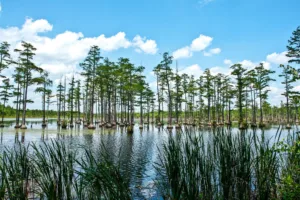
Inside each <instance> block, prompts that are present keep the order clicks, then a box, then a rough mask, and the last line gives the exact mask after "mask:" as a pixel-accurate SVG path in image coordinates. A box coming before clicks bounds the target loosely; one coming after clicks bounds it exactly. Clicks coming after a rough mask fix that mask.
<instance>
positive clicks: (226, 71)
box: [210, 66, 232, 76]
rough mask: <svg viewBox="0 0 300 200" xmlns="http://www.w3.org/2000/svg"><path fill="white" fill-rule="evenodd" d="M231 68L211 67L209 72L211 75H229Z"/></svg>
mask: <svg viewBox="0 0 300 200" xmlns="http://www.w3.org/2000/svg"><path fill="white" fill-rule="evenodd" d="M231 71H232V69H230V68H229V67H219V66H216V67H212V68H210V72H211V74H212V75H214V76H215V75H217V74H219V73H221V74H224V75H230V74H231Z"/></svg>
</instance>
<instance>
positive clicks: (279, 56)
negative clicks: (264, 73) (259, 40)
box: [267, 51, 290, 65]
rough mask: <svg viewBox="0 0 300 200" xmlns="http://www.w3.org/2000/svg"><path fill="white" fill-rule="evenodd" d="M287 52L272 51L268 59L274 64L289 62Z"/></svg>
mask: <svg viewBox="0 0 300 200" xmlns="http://www.w3.org/2000/svg"><path fill="white" fill-rule="evenodd" d="M286 54H287V52H286V51H284V52H282V53H276V52H275V53H272V54H269V55H267V61H268V62H270V63H273V64H277V65H280V64H287V63H288V61H289V59H290V58H288V57H287V56H286Z"/></svg>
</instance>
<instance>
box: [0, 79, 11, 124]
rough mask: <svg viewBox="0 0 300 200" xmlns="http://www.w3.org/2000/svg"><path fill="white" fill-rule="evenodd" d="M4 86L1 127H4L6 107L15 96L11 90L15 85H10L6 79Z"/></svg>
mask: <svg viewBox="0 0 300 200" xmlns="http://www.w3.org/2000/svg"><path fill="white" fill-rule="evenodd" d="M2 83H3V85H1V86H0V88H1V89H2V90H1V91H0V99H1V100H2V110H1V124H0V127H4V115H5V106H6V103H7V102H8V100H9V98H10V97H12V96H13V94H12V92H11V90H12V89H13V85H11V84H10V82H9V79H8V78H7V79H4V80H3V81H2Z"/></svg>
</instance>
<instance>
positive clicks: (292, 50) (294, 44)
mask: <svg viewBox="0 0 300 200" xmlns="http://www.w3.org/2000/svg"><path fill="white" fill-rule="evenodd" d="M287 49H288V52H287V54H286V56H287V57H289V58H291V59H290V60H289V63H295V64H300V26H298V28H297V29H296V30H295V31H294V32H293V34H292V36H291V38H290V39H289V40H288V45H287Z"/></svg>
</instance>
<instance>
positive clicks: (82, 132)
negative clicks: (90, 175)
mask: <svg viewBox="0 0 300 200" xmlns="http://www.w3.org/2000/svg"><path fill="white" fill-rule="evenodd" d="M5 121H6V126H5V127H4V128H1V129H0V132H1V141H0V142H1V144H0V148H4V147H7V146H12V145H14V144H15V143H16V142H17V141H19V142H22V143H24V144H28V143H30V142H36V143H39V142H42V141H46V142H47V141H50V140H51V139H60V140H63V141H64V142H66V143H69V144H71V145H70V146H72V147H80V146H81V145H85V146H88V147H91V148H98V147H100V145H101V144H103V145H104V146H105V147H106V149H107V151H108V153H109V155H111V156H112V157H113V156H114V157H117V158H118V160H119V162H120V166H121V169H122V171H123V172H124V174H125V176H127V177H130V180H131V189H132V191H133V194H134V197H135V198H137V199H139V198H146V199H157V198H159V194H157V192H156V190H155V184H154V180H155V177H156V171H155V168H154V165H153V164H154V163H156V162H158V160H159V149H161V147H162V145H163V143H164V142H166V141H167V140H168V137H169V136H174V135H176V134H180V133H176V132H177V131H176V130H175V129H173V131H171V132H169V131H167V130H165V129H162V128H157V127H155V126H153V125H149V127H147V126H145V128H144V129H143V130H140V129H139V127H138V125H136V126H135V128H134V133H133V134H127V133H126V128H120V127H117V128H112V129H105V128H99V127H97V129H96V130H89V129H87V128H84V127H83V126H82V125H81V126H80V125H75V127H74V128H72V129H60V128H58V127H57V125H56V120H54V119H53V120H49V122H48V126H47V127H46V128H45V129H42V127H41V119H28V120H27V129H26V130H20V129H14V125H15V122H14V120H13V119H6V120H5ZM278 127H279V126H278V125H271V126H269V127H268V128H266V129H265V131H264V134H265V137H266V138H267V139H270V140H271V141H272V142H274V141H275V135H276V132H277V130H278ZM295 129H296V128H295ZM231 131H232V132H233V133H234V134H239V133H240V132H239V130H238V129H236V128H232V129H231ZM291 132H293V130H290V131H288V130H284V131H282V133H281V135H280V139H281V140H283V139H285V138H287V137H288V135H289V134H290V133H291ZM192 133H193V134H195V135H199V134H202V135H203V137H204V139H205V141H207V142H208V141H210V138H211V134H212V130H211V129H210V128H199V127H198V128H193V131H192ZM247 134H258V135H259V134H261V131H260V130H257V131H256V132H255V133H254V132H253V131H251V130H249V131H248V132H247ZM276 140H277V139H276ZM272 142H271V143H272Z"/></svg>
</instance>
